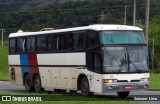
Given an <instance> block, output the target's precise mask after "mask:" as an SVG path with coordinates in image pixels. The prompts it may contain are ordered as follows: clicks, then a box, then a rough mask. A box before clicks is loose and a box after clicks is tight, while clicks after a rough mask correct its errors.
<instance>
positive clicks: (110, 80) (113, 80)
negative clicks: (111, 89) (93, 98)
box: [103, 79, 117, 83]
mask: <svg viewBox="0 0 160 104" xmlns="http://www.w3.org/2000/svg"><path fill="white" fill-rule="evenodd" d="M103 82H104V83H115V82H117V79H104V80H103Z"/></svg>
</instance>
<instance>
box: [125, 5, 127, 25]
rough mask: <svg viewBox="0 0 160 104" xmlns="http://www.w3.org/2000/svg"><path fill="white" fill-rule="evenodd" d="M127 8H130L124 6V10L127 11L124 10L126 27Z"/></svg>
mask: <svg viewBox="0 0 160 104" xmlns="http://www.w3.org/2000/svg"><path fill="white" fill-rule="evenodd" d="M127 7H128V6H126V5H125V6H124V9H125V10H124V25H126V21H127Z"/></svg>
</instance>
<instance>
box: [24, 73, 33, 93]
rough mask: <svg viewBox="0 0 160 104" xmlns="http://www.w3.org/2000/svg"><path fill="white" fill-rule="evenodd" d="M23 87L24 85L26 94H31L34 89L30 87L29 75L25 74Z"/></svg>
mask: <svg viewBox="0 0 160 104" xmlns="http://www.w3.org/2000/svg"><path fill="white" fill-rule="evenodd" d="M24 85H25V89H26V91H27V92H32V91H34V88H33V86H32V85H31V78H30V75H29V74H27V75H26V76H25V77H24Z"/></svg>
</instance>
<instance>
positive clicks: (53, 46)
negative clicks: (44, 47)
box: [47, 34, 58, 50]
mask: <svg viewBox="0 0 160 104" xmlns="http://www.w3.org/2000/svg"><path fill="white" fill-rule="evenodd" d="M47 40H48V50H57V40H58V36H57V35H54V34H53V35H49V36H48V39H47Z"/></svg>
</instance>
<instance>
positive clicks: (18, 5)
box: [0, 0, 84, 12]
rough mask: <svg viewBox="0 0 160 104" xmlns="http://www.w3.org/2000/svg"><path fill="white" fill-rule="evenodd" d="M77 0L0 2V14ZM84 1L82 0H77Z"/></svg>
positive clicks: (15, 0) (7, 0) (5, 0)
mask: <svg viewBox="0 0 160 104" xmlns="http://www.w3.org/2000/svg"><path fill="white" fill-rule="evenodd" d="M67 1H77V0H0V12H14V11H16V12H17V11H27V10H29V9H31V8H32V9H33V8H43V7H47V6H48V5H54V4H55V3H64V2H67ZM78 1H84V0H78Z"/></svg>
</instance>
